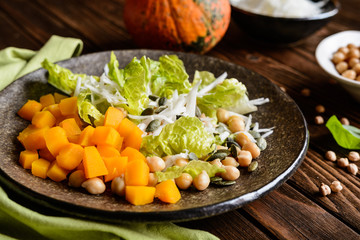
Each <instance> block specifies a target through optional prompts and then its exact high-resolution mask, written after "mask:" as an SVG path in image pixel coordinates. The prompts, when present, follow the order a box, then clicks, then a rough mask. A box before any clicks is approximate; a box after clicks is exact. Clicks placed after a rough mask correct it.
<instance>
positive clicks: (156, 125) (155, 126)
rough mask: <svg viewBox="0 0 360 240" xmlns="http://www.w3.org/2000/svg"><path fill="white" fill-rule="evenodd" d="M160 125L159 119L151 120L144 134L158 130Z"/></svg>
mask: <svg viewBox="0 0 360 240" xmlns="http://www.w3.org/2000/svg"><path fill="white" fill-rule="evenodd" d="M160 125H161V121H160V120H159V119H154V120H152V121H151V122H150V123H149V125H148V126H147V127H146V129H145V131H146V132H154V131H155V130H156V129H158V128H159V127H160Z"/></svg>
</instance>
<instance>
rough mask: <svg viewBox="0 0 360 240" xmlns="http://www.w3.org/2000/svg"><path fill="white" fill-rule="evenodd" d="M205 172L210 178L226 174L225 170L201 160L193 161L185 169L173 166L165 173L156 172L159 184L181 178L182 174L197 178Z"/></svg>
mask: <svg viewBox="0 0 360 240" xmlns="http://www.w3.org/2000/svg"><path fill="white" fill-rule="evenodd" d="M203 170H205V171H206V173H207V174H208V175H209V177H214V176H215V174H216V173H221V172H225V169H223V168H221V167H218V166H216V165H213V164H210V163H208V162H205V161H201V160H192V161H190V162H189V163H188V164H187V165H185V166H183V167H179V166H173V167H169V168H168V169H166V171H164V172H156V176H157V178H158V181H159V182H162V181H166V180H169V179H174V178H177V177H180V176H181V174H182V173H188V174H190V175H191V176H192V177H193V178H195V177H196V176H197V175H199V174H200V173H201V172H202V171H203Z"/></svg>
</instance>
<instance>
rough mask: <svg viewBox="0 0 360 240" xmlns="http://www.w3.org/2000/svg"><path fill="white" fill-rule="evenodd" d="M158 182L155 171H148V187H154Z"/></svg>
mask: <svg viewBox="0 0 360 240" xmlns="http://www.w3.org/2000/svg"><path fill="white" fill-rule="evenodd" d="M157 183H158V178H157V176H156V174H155V173H149V182H148V186H149V187H155V185H156V184H157Z"/></svg>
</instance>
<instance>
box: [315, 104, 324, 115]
mask: <svg viewBox="0 0 360 240" xmlns="http://www.w3.org/2000/svg"><path fill="white" fill-rule="evenodd" d="M315 111H316V112H318V113H324V112H325V107H324V106H323V105H320V104H319V105H317V106H316V107H315Z"/></svg>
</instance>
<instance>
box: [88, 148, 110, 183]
mask: <svg viewBox="0 0 360 240" xmlns="http://www.w3.org/2000/svg"><path fill="white" fill-rule="evenodd" d="M83 165H84V171H85V176H86V178H93V177H98V176H103V175H107V174H108V173H109V172H108V170H107V168H106V166H105V163H104V161H103V159H102V158H101V156H100V153H99V152H98V150H97V149H96V147H94V146H89V147H85V148H84V158H83Z"/></svg>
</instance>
